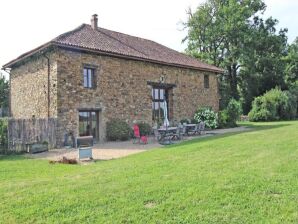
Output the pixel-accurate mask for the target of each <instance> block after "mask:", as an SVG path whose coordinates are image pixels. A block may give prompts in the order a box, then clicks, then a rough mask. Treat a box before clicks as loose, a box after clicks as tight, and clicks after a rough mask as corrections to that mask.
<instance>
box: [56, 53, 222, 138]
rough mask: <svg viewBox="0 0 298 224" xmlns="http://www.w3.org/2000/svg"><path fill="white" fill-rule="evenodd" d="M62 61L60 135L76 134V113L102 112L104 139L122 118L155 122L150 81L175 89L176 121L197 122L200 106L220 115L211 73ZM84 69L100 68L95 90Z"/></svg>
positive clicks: (89, 58)
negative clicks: (113, 123) (86, 110)
mask: <svg viewBox="0 0 298 224" xmlns="http://www.w3.org/2000/svg"><path fill="white" fill-rule="evenodd" d="M57 60H58V71H57V72H58V104H57V105H58V118H59V120H60V124H61V125H60V129H59V132H60V136H63V134H65V133H67V132H69V131H73V132H74V134H75V135H77V134H78V109H79V108H90V109H91V108H100V109H101V112H100V119H99V126H100V130H99V134H100V139H101V140H104V138H105V123H106V121H108V120H109V119H111V118H121V119H123V120H126V121H127V122H129V123H132V122H133V121H136V120H142V121H145V122H147V123H152V109H151V107H152V102H151V89H152V87H151V86H150V85H148V84H147V81H153V82H159V80H160V77H161V76H164V77H165V82H166V83H170V84H175V85H176V88H174V89H173V91H172V93H173V95H172V99H173V111H172V112H173V117H174V119H175V120H177V121H179V120H180V119H182V118H190V117H193V115H194V112H195V110H196V109H197V107H198V106H211V107H213V109H215V110H218V106H219V95H218V83H217V78H216V76H215V75H214V74H212V73H207V72H200V71H197V70H192V69H183V68H176V67H171V66H165V65H158V64H153V63H147V62H141V61H133V60H127V59H119V58H113V57H107V56H99V55H92V54H86V53H79V52H72V51H66V50H61V51H59V55H58V57H57ZM84 64H88V65H92V66H96V67H97V69H96V77H97V80H96V82H97V83H96V86H97V88H96V89H86V88H84V87H83V67H84ZM204 74H210V76H209V79H210V87H209V88H208V89H205V88H204Z"/></svg>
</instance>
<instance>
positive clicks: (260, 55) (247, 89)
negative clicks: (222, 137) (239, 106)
mask: <svg viewBox="0 0 298 224" xmlns="http://www.w3.org/2000/svg"><path fill="white" fill-rule="evenodd" d="M277 23H278V21H277V20H276V19H273V18H271V17H270V18H268V19H266V20H265V21H264V20H263V19H262V18H259V17H254V19H253V20H252V21H251V25H250V29H249V30H250V36H249V39H247V41H246V42H245V45H244V48H243V54H242V57H241V65H242V67H241V70H240V72H239V80H240V82H239V87H240V92H241V98H242V101H243V111H244V113H245V114H247V113H248V112H249V111H250V109H251V103H252V101H253V99H254V98H255V97H256V96H259V95H263V94H264V93H265V92H266V91H268V90H270V89H273V88H275V87H279V88H281V89H286V83H285V74H284V71H285V67H286V63H285V60H283V58H284V57H285V55H286V48H287V37H286V33H287V29H281V30H280V31H279V32H278V33H276V28H275V27H276V25H277Z"/></svg>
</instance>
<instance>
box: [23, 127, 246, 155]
mask: <svg viewBox="0 0 298 224" xmlns="http://www.w3.org/2000/svg"><path fill="white" fill-rule="evenodd" d="M248 130H250V128H248V127H236V128H228V129H217V130H210V131H206V133H205V134H204V135H196V136H187V137H185V138H184V139H183V140H182V141H187V140H191V139H194V138H204V137H208V136H213V135H218V134H225V133H231V132H243V131H248ZM177 142H181V141H177ZM161 147H164V146H162V145H160V144H159V143H158V142H157V141H156V140H155V139H154V137H149V139H148V144H146V145H144V144H133V143H132V140H130V141H124V142H105V143H102V144H96V145H94V147H93V151H92V154H93V158H94V159H95V160H110V159H117V158H121V157H125V156H128V155H131V154H136V153H141V152H144V151H147V150H150V149H153V148H161ZM27 156H28V157H30V158H36V159H48V160H55V161H56V160H60V159H62V157H66V158H68V159H76V158H77V157H78V149H74V148H71V149H66V148H65V149H53V150H50V151H48V152H42V153H36V154H27Z"/></svg>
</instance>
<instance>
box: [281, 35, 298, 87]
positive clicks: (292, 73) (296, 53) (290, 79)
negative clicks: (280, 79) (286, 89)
mask: <svg viewBox="0 0 298 224" xmlns="http://www.w3.org/2000/svg"><path fill="white" fill-rule="evenodd" d="M284 60H285V62H286V63H287V65H286V69H285V73H286V82H287V83H288V84H289V85H292V84H294V83H295V82H297V80H298V37H296V39H295V41H294V42H293V43H292V44H291V45H290V46H289V47H288V54H287V56H285V58H284Z"/></svg>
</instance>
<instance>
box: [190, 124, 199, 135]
mask: <svg viewBox="0 0 298 224" xmlns="http://www.w3.org/2000/svg"><path fill="white" fill-rule="evenodd" d="M199 133H200V130H199V124H196V126H195V127H194V129H193V130H189V131H188V134H192V135H195V134H199Z"/></svg>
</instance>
